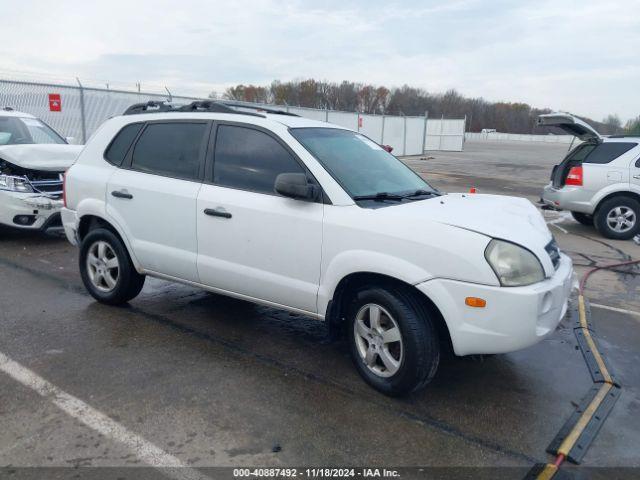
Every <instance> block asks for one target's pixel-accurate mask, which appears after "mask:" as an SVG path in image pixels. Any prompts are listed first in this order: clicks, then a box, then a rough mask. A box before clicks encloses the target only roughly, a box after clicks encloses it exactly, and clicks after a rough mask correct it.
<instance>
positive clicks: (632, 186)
mask: <svg viewBox="0 0 640 480" xmlns="http://www.w3.org/2000/svg"><path fill="white" fill-rule="evenodd" d="M538 125H544V126H554V127H559V128H561V129H562V130H564V131H566V132H567V133H569V134H571V135H575V136H576V137H578V138H579V139H580V140H582V143H580V144H579V145H578V146H577V147H575V148H574V149H573V150H571V151H570V152H569V153H568V155H567V156H566V157H565V158H564V160H562V162H561V163H560V164H559V165H556V166H555V167H554V169H553V172H552V174H551V183H549V185H547V186H546V187H544V190H543V191H542V201H543V203H544V204H546V205H547V206H548V207H551V208H553V209H555V210H569V211H570V212H571V214H572V215H573V218H575V219H576V220H577V221H578V222H580V223H582V224H584V225H595V227H596V228H597V229H598V231H599V232H600V233H601V234H602V235H604V236H605V237H607V238H614V239H618V240H627V239H630V238H632V237H633V236H634V235H637V234H638V233H639V232H640V137H631V136H608V137H604V136H602V135H600V134H599V133H598V132H596V131H595V130H594V129H593V128H592V127H591V126H590V125H588V124H587V123H585V122H583V121H582V120H580V119H578V118H576V117H574V116H572V115H569V114H566V113H550V114H546V115H540V116H539V117H538Z"/></svg>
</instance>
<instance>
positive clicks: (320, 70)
mask: <svg viewBox="0 0 640 480" xmlns="http://www.w3.org/2000/svg"><path fill="white" fill-rule="evenodd" d="M0 5H2V12H3V15H2V29H1V30H0V37H1V38H2V41H1V42H0V58H1V60H0V78H5V77H7V76H11V74H14V73H15V75H18V72H31V73H34V74H46V75H48V76H51V77H54V76H55V77H59V78H73V77H75V76H78V77H80V78H81V79H84V80H85V81H87V82H92V83H96V82H103V83H105V82H110V84H111V85H117V86H120V87H122V86H130V87H133V85H134V84H135V82H136V81H141V82H142V85H143V88H145V85H147V86H149V87H153V89H157V88H158V86H161V85H167V86H169V88H170V89H171V90H172V91H173V93H174V94H178V93H185V94H198V95H206V94H208V93H209V91H211V90H217V91H218V92H222V91H223V90H224V88H225V87H226V86H228V85H233V84H237V83H245V84H246V83H253V84H268V83H270V82H271V81H272V80H274V79H280V80H290V79H295V78H304V77H313V78H316V79H324V80H333V81H340V80H343V79H346V80H352V81H358V82H370V83H374V84H384V85H386V86H400V85H403V84H405V83H406V84H409V85H411V86H416V87H422V88H425V89H427V90H428V91H431V92H442V91H445V90H447V89H449V88H455V89H457V90H458V91H459V92H460V93H462V94H464V95H467V96H474V97H475V96H479V97H480V96H481V97H484V98H486V99H488V100H506V101H523V102H527V103H529V104H531V105H533V106H536V107H550V108H554V109H558V110H566V111H571V112H573V113H577V114H581V115H587V116H589V117H592V118H594V119H596V120H601V119H602V118H603V117H604V116H605V115H607V114H609V113H616V114H618V115H620V117H621V118H622V119H623V121H624V120H626V119H628V118H631V117H635V116H638V115H640V0H626V1H622V0H607V1H602V0H601V1H590V0H582V1H575V2H573V1H572V2H565V1H562V0H555V1H552V0H536V1H531V2H524V1H506V0H484V1H475V0H469V1H444V0H443V1H441V2H428V1H420V0H411V1H404V2H390V1H374V0H359V1H356V0H339V1H327V2H322V1H307V2H305V1H286V0H279V1H278V0H265V1H258V0H256V1H250V0H248V1H227V2H222V1H199V0H182V1H179V2H169V1H157V0H156V1H135V0H128V1H120V0H110V1H108V2H92V1H86V0H85V1H64V0H61V1H58V2H43V1H35V0H0ZM21 74H22V73H21Z"/></svg>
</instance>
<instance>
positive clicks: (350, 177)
mask: <svg viewBox="0 0 640 480" xmlns="http://www.w3.org/2000/svg"><path fill="white" fill-rule="evenodd" d="M290 131H291V134H292V135H293V136H294V137H295V138H296V139H297V140H298V141H299V142H300V143H301V144H302V145H303V146H304V147H305V148H306V149H307V150H308V151H309V152H310V153H311V154H312V155H313V156H314V157H315V158H316V159H317V160H318V161H319V162H320V163H321V164H322V165H323V166H324V168H326V169H327V171H328V172H329V173H330V174H331V175H332V176H333V178H335V179H336V181H337V182H338V183H339V184H340V185H341V186H342V187H343V188H344V189H345V190H346V191H347V193H348V194H349V195H351V197H363V196H369V195H376V194H379V193H381V192H384V193H388V194H397V195H406V194H410V193H413V192H416V191H418V190H424V191H428V192H435V190H434V189H433V188H432V187H431V186H430V185H429V184H428V183H427V182H425V181H424V180H423V179H422V178H420V177H419V176H418V175H417V174H416V173H414V172H413V170H411V169H410V168H409V167H407V166H406V165H405V164H404V163H402V162H401V161H400V160H398V159H397V158H396V157H394V156H393V155H391V154H390V153H388V152H386V151H385V150H384V149H383V148H382V147H381V146H380V145H378V144H377V143H375V142H373V141H371V140H369V139H368V138H367V137H365V136H364V135H360V134H359V133H356V132H352V131H350V130H340V129H334V128H293V129H291V130H290Z"/></svg>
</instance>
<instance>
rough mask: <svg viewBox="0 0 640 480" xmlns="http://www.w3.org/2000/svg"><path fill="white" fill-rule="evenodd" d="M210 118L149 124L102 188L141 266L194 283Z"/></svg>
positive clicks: (109, 212)
mask: <svg viewBox="0 0 640 480" xmlns="http://www.w3.org/2000/svg"><path fill="white" fill-rule="evenodd" d="M209 131H210V122H202V121H172V122H169V121H154V122H148V123H147V124H146V125H145V126H144V128H143V130H142V133H140V134H139V136H138V139H137V141H136V142H135V144H134V145H133V146H132V147H131V148H130V149H129V153H128V155H127V157H126V159H125V161H124V163H123V168H120V169H118V170H117V171H116V172H115V173H114V174H113V175H112V176H111V178H110V180H109V183H108V187H107V212H108V214H109V215H110V216H111V217H112V218H114V219H115V221H116V222H117V223H118V224H119V225H120V226H121V227H122V228H123V230H124V232H125V235H126V236H127V238H128V240H129V242H130V244H131V247H132V249H133V252H134V254H135V256H136V258H137V259H138V261H139V262H140V263H141V265H142V267H143V268H144V269H145V270H148V271H152V272H157V273H161V274H164V275H169V276H172V277H176V278H180V279H184V280H190V281H194V282H197V281H198V280H199V278H198V270H197V266H196V257H197V252H198V244H197V238H196V202H197V197H198V191H199V190H200V187H201V186H202V183H201V182H202V180H201V179H202V176H203V174H204V152H205V150H206V144H207V139H208V136H209V135H208V134H209Z"/></svg>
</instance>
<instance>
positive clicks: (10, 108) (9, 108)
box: [2, 107, 14, 112]
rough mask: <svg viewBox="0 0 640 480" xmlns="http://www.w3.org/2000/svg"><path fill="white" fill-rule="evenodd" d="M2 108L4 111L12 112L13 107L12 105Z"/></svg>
mask: <svg viewBox="0 0 640 480" xmlns="http://www.w3.org/2000/svg"><path fill="white" fill-rule="evenodd" d="M2 110H4V111H5V112H13V110H14V108H13V107H2Z"/></svg>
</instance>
